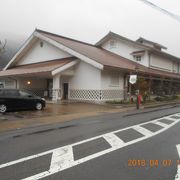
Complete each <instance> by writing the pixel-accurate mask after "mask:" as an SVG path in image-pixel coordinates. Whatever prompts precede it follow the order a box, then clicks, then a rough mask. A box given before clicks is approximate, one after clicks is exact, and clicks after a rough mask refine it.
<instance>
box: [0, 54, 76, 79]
mask: <svg viewBox="0 0 180 180" xmlns="http://www.w3.org/2000/svg"><path fill="white" fill-rule="evenodd" d="M74 59H76V58H74V57H73V58H72V57H71V58H65V59H56V60H51V61H46V62H40V63H34V64H27V65H21V66H17V67H13V68H10V69H8V70H5V71H0V77H2V76H12V75H26V74H36V73H47V72H51V71H53V70H55V69H57V68H59V67H62V66H64V65H65V64H68V63H70V62H72V61H73V60H74Z"/></svg>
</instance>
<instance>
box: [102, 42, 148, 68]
mask: <svg viewBox="0 0 180 180" xmlns="http://www.w3.org/2000/svg"><path fill="white" fill-rule="evenodd" d="M112 40H113V41H115V46H114V47H112V46H111V43H110V42H111V41H112ZM102 48H104V49H106V50H108V51H111V52H113V53H115V54H118V55H120V56H122V57H125V58H127V59H130V60H132V61H135V60H134V57H133V55H132V54H131V53H132V52H134V51H141V50H143V49H142V48H139V47H137V46H135V45H133V44H131V43H128V42H126V41H123V40H122V41H120V40H119V39H111V40H109V41H107V42H106V43H104V44H103V45H102ZM139 63H140V64H143V65H144V66H148V65H149V63H148V57H147V53H145V54H144V55H143V56H142V60H141V62H139Z"/></svg>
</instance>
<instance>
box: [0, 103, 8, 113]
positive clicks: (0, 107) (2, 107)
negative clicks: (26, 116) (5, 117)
mask: <svg viewBox="0 0 180 180" xmlns="http://www.w3.org/2000/svg"><path fill="white" fill-rule="evenodd" d="M6 111H7V106H6V105H5V104H0V113H5V112H6Z"/></svg>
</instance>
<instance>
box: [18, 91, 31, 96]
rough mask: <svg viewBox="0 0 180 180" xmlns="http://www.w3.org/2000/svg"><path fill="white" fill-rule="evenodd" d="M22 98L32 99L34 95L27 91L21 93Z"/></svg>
mask: <svg viewBox="0 0 180 180" xmlns="http://www.w3.org/2000/svg"><path fill="white" fill-rule="evenodd" d="M19 94H20V96H22V97H32V96H33V95H32V94H31V93H30V92H27V91H19Z"/></svg>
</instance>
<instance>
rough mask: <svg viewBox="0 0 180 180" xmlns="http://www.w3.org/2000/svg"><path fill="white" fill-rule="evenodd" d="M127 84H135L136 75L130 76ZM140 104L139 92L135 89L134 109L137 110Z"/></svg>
mask: <svg viewBox="0 0 180 180" xmlns="http://www.w3.org/2000/svg"><path fill="white" fill-rule="evenodd" d="M129 83H131V84H135V83H137V75H136V74H135V75H130V77H129ZM140 103H141V100H140V95H139V90H138V89H137V90H136V109H139V105H140Z"/></svg>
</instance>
